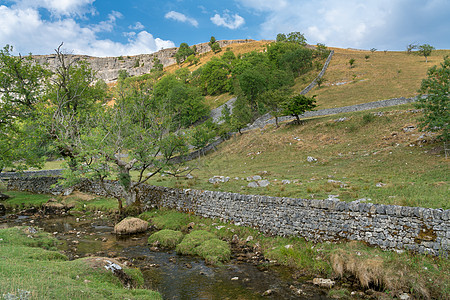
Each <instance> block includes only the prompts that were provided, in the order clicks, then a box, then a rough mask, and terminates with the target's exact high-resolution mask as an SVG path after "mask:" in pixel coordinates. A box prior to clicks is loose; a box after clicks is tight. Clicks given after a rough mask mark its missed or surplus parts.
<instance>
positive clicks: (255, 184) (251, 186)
mask: <svg viewBox="0 0 450 300" xmlns="http://www.w3.org/2000/svg"><path fill="white" fill-rule="evenodd" d="M247 187H249V188H257V187H259V185H258V183H257V182H255V181H252V182H249V183H248V185H247Z"/></svg>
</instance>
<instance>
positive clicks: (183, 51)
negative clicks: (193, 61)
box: [175, 43, 195, 64]
mask: <svg viewBox="0 0 450 300" xmlns="http://www.w3.org/2000/svg"><path fill="white" fill-rule="evenodd" d="M192 54H195V52H194V50H192V49H191V48H190V47H189V45H188V44H187V43H181V44H180V47H179V48H178V51H177V53H176V54H175V59H176V60H177V64H181V63H182V62H184V61H185V60H186V58H188V57H189V56H190V55H192Z"/></svg>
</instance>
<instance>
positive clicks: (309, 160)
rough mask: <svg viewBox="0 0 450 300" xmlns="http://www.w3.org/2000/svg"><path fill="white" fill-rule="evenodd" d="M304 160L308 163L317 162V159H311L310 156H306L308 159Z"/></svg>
mask: <svg viewBox="0 0 450 300" xmlns="http://www.w3.org/2000/svg"><path fill="white" fill-rule="evenodd" d="M306 160H307V161H308V162H315V161H317V158H315V157H312V156H308V157H307V158H306Z"/></svg>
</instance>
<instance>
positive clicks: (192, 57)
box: [186, 54, 200, 66]
mask: <svg viewBox="0 0 450 300" xmlns="http://www.w3.org/2000/svg"><path fill="white" fill-rule="evenodd" d="M186 63H188V65H189V66H192V65H198V64H199V63H200V58H198V57H197V56H195V54H191V55H189V56H188V57H187V58H186Z"/></svg>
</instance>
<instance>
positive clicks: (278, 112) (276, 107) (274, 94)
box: [260, 88, 290, 128]
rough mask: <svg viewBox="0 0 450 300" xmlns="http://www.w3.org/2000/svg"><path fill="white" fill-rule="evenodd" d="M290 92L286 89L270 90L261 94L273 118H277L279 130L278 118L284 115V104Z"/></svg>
mask: <svg viewBox="0 0 450 300" xmlns="http://www.w3.org/2000/svg"><path fill="white" fill-rule="evenodd" d="M289 94H290V91H289V90H288V89H286V88H284V89H276V90H269V91H266V92H264V93H263V94H261V96H260V97H261V99H262V101H263V103H264V104H265V105H266V106H267V107H268V108H269V109H270V112H271V114H272V116H274V117H275V124H276V127H277V128H278V127H279V126H278V118H279V117H281V116H282V115H283V110H282V108H283V103H285V102H286V101H287V99H288V97H289Z"/></svg>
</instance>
